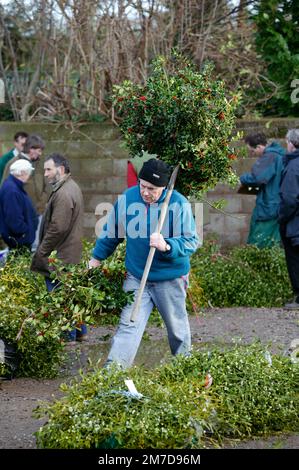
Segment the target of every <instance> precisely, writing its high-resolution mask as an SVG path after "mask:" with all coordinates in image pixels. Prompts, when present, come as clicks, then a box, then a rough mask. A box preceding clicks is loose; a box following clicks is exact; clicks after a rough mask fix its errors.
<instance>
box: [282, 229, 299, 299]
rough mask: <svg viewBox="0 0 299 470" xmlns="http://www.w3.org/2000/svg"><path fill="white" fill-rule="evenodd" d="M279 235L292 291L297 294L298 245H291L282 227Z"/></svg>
mask: <svg viewBox="0 0 299 470" xmlns="http://www.w3.org/2000/svg"><path fill="white" fill-rule="evenodd" d="M280 235H281V241H282V244H283V247H284V252H285V257H286V263H287V268H288V273H289V277H290V281H291V285H292V288H293V292H294V295H299V245H295V246H294V245H292V243H291V239H290V238H288V237H286V236H285V229H284V227H280Z"/></svg>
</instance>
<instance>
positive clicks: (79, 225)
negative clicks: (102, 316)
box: [31, 153, 87, 343]
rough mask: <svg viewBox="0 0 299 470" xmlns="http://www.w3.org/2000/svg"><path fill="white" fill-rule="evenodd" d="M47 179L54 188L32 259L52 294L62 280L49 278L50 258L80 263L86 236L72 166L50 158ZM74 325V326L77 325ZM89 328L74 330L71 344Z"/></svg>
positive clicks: (33, 267)
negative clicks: (53, 253)
mask: <svg viewBox="0 0 299 470" xmlns="http://www.w3.org/2000/svg"><path fill="white" fill-rule="evenodd" d="M44 171H45V178H47V180H48V182H49V183H50V185H51V186H52V193H51V195H50V197H49V200H48V203H47V206H46V209H45V213H44V215H43V218H42V222H41V227H40V238H39V245H38V247H37V250H36V252H35V254H34V256H33V259H32V263H31V270H32V271H36V272H38V273H40V274H42V275H43V276H45V281H46V286H47V289H48V291H49V292H51V291H52V290H53V289H55V288H58V287H59V281H58V280H56V281H53V280H52V279H51V278H50V269H49V263H48V258H49V256H50V254H51V252H52V251H54V250H56V251H57V257H58V259H59V260H60V261H62V262H63V264H77V263H79V262H80V260H81V255H82V237H83V214H84V209H83V196H82V192H81V189H80V188H79V186H78V185H77V183H75V181H74V180H73V179H72V177H71V174H70V167H69V163H68V161H67V160H66V158H65V157H64V156H63V155H61V154H59V153H53V154H51V155H49V156H48V157H47V158H46V160H45V163H44ZM74 326H75V325H74ZM86 333H87V328H86V325H85V324H83V325H80V328H74V329H73V330H71V331H70V332H69V334H68V341H69V342H70V343H74V342H75V341H83V340H85V339H86Z"/></svg>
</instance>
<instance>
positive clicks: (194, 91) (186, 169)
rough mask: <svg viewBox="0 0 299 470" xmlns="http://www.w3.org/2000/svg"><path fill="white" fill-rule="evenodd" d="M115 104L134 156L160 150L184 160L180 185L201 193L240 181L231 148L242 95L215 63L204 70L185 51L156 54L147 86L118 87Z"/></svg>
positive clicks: (171, 160) (166, 157) (189, 191)
mask: <svg viewBox="0 0 299 470" xmlns="http://www.w3.org/2000/svg"><path fill="white" fill-rule="evenodd" d="M113 100H114V105H115V109H116V113H117V116H118V118H119V119H120V129H121V131H122V134H123V136H124V139H125V144H126V146H127V148H128V150H129V153H130V155H131V156H137V155H138V156H142V154H143V152H148V153H150V154H155V155H157V156H159V158H161V159H162V160H164V161H165V162H167V163H168V164H170V165H172V166H175V165H177V164H180V173H179V176H178V180H177V183H176V187H177V188H178V189H179V190H180V191H181V192H182V193H183V194H184V195H185V196H187V197H188V196H194V197H195V196H198V195H199V194H201V193H202V192H203V191H204V190H207V189H208V188H209V189H210V188H213V187H214V186H215V185H216V184H217V182H218V181H219V180H221V181H223V182H228V183H236V182H237V180H238V178H237V176H236V175H235V173H234V171H233V168H232V162H233V160H235V159H236V158H237V157H236V155H235V153H234V152H233V150H232V148H231V147H230V139H231V133H232V131H233V130H234V128H235V110H236V107H237V105H238V101H239V96H238V95H237V94H235V95H234V96H231V97H228V95H227V93H226V89H225V85H224V82H223V81H220V80H217V81H216V80H214V79H212V66H211V65H207V66H206V67H205V68H204V69H203V70H202V71H201V72H199V71H197V70H195V67H194V66H193V65H192V64H191V63H190V62H189V61H188V60H187V59H186V58H184V57H183V56H181V55H179V54H178V53H173V56H172V57H170V58H165V57H163V56H159V57H157V58H156V59H155V60H154V61H153V64H152V72H151V74H150V75H149V78H148V80H147V81H146V83H145V85H139V84H134V83H132V82H131V81H128V80H127V81H124V82H123V83H122V84H121V85H117V86H115V87H114V94H113Z"/></svg>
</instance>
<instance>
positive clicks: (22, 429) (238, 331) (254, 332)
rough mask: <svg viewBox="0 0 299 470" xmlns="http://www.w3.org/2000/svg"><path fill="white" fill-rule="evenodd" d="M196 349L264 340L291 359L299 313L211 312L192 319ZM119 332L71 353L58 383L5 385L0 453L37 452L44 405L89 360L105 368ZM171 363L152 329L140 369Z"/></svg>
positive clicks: (105, 333) (295, 440)
mask: <svg viewBox="0 0 299 470" xmlns="http://www.w3.org/2000/svg"><path fill="white" fill-rule="evenodd" d="M190 324H191V331H192V339H193V345H194V348H198V347H200V346H202V345H204V346H206V347H209V345H211V346H213V345H216V344H219V345H226V344H231V343H232V342H233V341H239V342H240V343H241V344H250V343H251V342H253V341H255V340H257V339H259V340H260V341H261V342H262V343H263V344H267V345H269V350H270V351H271V352H274V353H278V352H279V353H285V352H286V351H287V349H288V347H289V345H290V342H291V341H292V340H293V339H295V338H299V312H298V311H293V312H292V311H285V310H283V309H252V308H235V309H206V310H205V311H203V312H201V313H200V314H199V315H197V316H191V317H190ZM114 331H115V328H114V327H107V328H104V327H100V328H92V329H91V331H90V334H89V340H88V342H86V343H83V344H78V345H77V346H75V347H73V348H72V349H69V351H68V356H69V362H68V365H67V367H66V368H65V369H64V370H62V371H61V376H60V377H59V378H57V379H54V380H40V381H38V380H33V379H13V380H11V381H2V382H0V449H34V448H36V443H35V437H34V432H35V431H36V430H37V429H38V428H39V427H40V426H41V425H42V424H43V423H44V422H45V420H37V419H35V418H33V417H32V410H33V409H34V408H36V407H37V405H38V403H39V401H40V400H42V401H44V400H53V398H54V397H59V396H60V395H61V392H60V390H59V385H60V384H61V383H62V382H67V381H68V380H70V378H71V377H72V376H74V375H75V374H76V373H77V371H78V369H79V368H83V369H84V367H85V366H86V363H87V359H88V357H90V358H91V359H92V361H95V360H99V361H100V362H103V361H104V360H105V356H106V354H107V351H108V349H109V343H110V339H111V336H112V335H113V332H114ZM168 358H169V352H168V344H167V339H166V333H165V329H164V328H159V327H153V326H150V327H148V328H147V330H146V334H145V337H144V339H143V341H142V344H141V347H140V349H139V352H138V356H137V358H136V364H145V365H147V366H149V367H153V366H155V365H157V364H159V362H161V361H166V360H168ZM224 447H225V448H230V447H236V448H238V449H240V448H247V449H265V448H268V449H269V448H272V449H273V448H280V449H299V435H288V436H285V435H279V436H273V437H271V438H269V439H258V440H251V441H246V442H227V443H225V444H224Z"/></svg>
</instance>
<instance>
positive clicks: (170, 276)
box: [89, 158, 199, 368]
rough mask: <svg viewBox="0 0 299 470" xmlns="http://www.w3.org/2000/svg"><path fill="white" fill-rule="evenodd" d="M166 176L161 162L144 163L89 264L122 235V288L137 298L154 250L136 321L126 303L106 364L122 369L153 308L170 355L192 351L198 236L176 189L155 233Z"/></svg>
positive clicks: (97, 261) (131, 358) (97, 260)
mask: <svg viewBox="0 0 299 470" xmlns="http://www.w3.org/2000/svg"><path fill="white" fill-rule="evenodd" d="M169 177H170V167H169V166H168V165H167V164H166V163H164V162H163V161H161V160H157V159H155V158H152V159H150V160H148V161H147V162H145V163H144V164H143V166H142V168H141V170H140V172H139V184H138V185H137V186H133V187H131V188H129V189H128V190H126V191H125V192H124V193H123V194H122V196H120V198H119V199H118V201H117V203H116V204H115V205H114V210H113V211H112V212H111V213H110V215H109V218H108V221H107V224H106V225H105V226H104V227H103V230H102V232H101V234H100V236H99V238H98V239H97V241H96V244H95V247H94V249H93V252H92V258H91V260H90V262H89V266H90V268H95V267H98V266H100V265H101V261H102V260H104V259H106V258H108V256H110V255H111V254H112V253H113V252H114V250H115V249H116V247H117V245H118V244H119V243H121V242H122V241H123V240H124V239H126V241H127V244H126V259H125V264H126V268H127V276H126V279H125V282H124V286H123V288H124V290H125V291H126V292H129V291H133V292H134V296H136V295H137V293H138V290H139V287H140V281H141V278H142V274H143V271H144V267H145V264H146V260H147V256H148V254H149V250H150V247H151V246H152V247H155V248H156V252H155V256H154V259H153V262H152V266H151V269H150V272H149V276H148V280H147V283H146V286H145V289H144V292H143V296H142V301H141V305H140V309H139V312H138V315H137V319H136V321H135V322H131V321H130V317H131V312H132V307H133V303H130V304H128V305H126V306H125V308H124V309H123V311H122V313H121V318H120V323H119V327H118V330H117V332H116V334H115V336H114V338H113V340H112V346H111V350H110V352H109V354H108V359H107V362H106V364H109V363H111V362H115V363H117V364H118V365H120V366H122V367H123V368H126V367H129V366H130V365H132V363H133V361H134V358H135V356H136V353H137V350H138V348H139V345H140V342H141V339H142V335H143V332H144V330H145V327H146V324H147V321H148V319H149V316H150V314H151V311H152V309H153V307H154V306H156V307H157V309H158V310H159V312H160V314H161V316H162V318H163V321H164V323H165V325H166V328H167V334H168V341H169V346H170V350H171V352H172V354H173V355H175V354H188V353H189V351H190V348H191V335H190V326H189V321H188V315H187V310H186V287H187V283H188V273H189V270H190V256H191V255H192V253H194V252H195V251H196V249H197V247H198V245H199V239H198V236H197V233H196V229H195V221H194V218H193V215H192V211H191V206H190V204H189V202H188V201H187V199H186V198H185V197H184V196H182V195H181V194H180V193H179V192H177V191H173V193H172V195H171V198H170V202H169V206H168V210H167V215H166V219H165V223H164V226H163V229H162V231H161V233H160V234H159V233H156V232H155V228H156V226H157V222H158V218H159V215H160V210H161V206H162V203H163V201H164V199H165V197H166V194H167V189H166V186H167V183H168V180H169Z"/></svg>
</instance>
